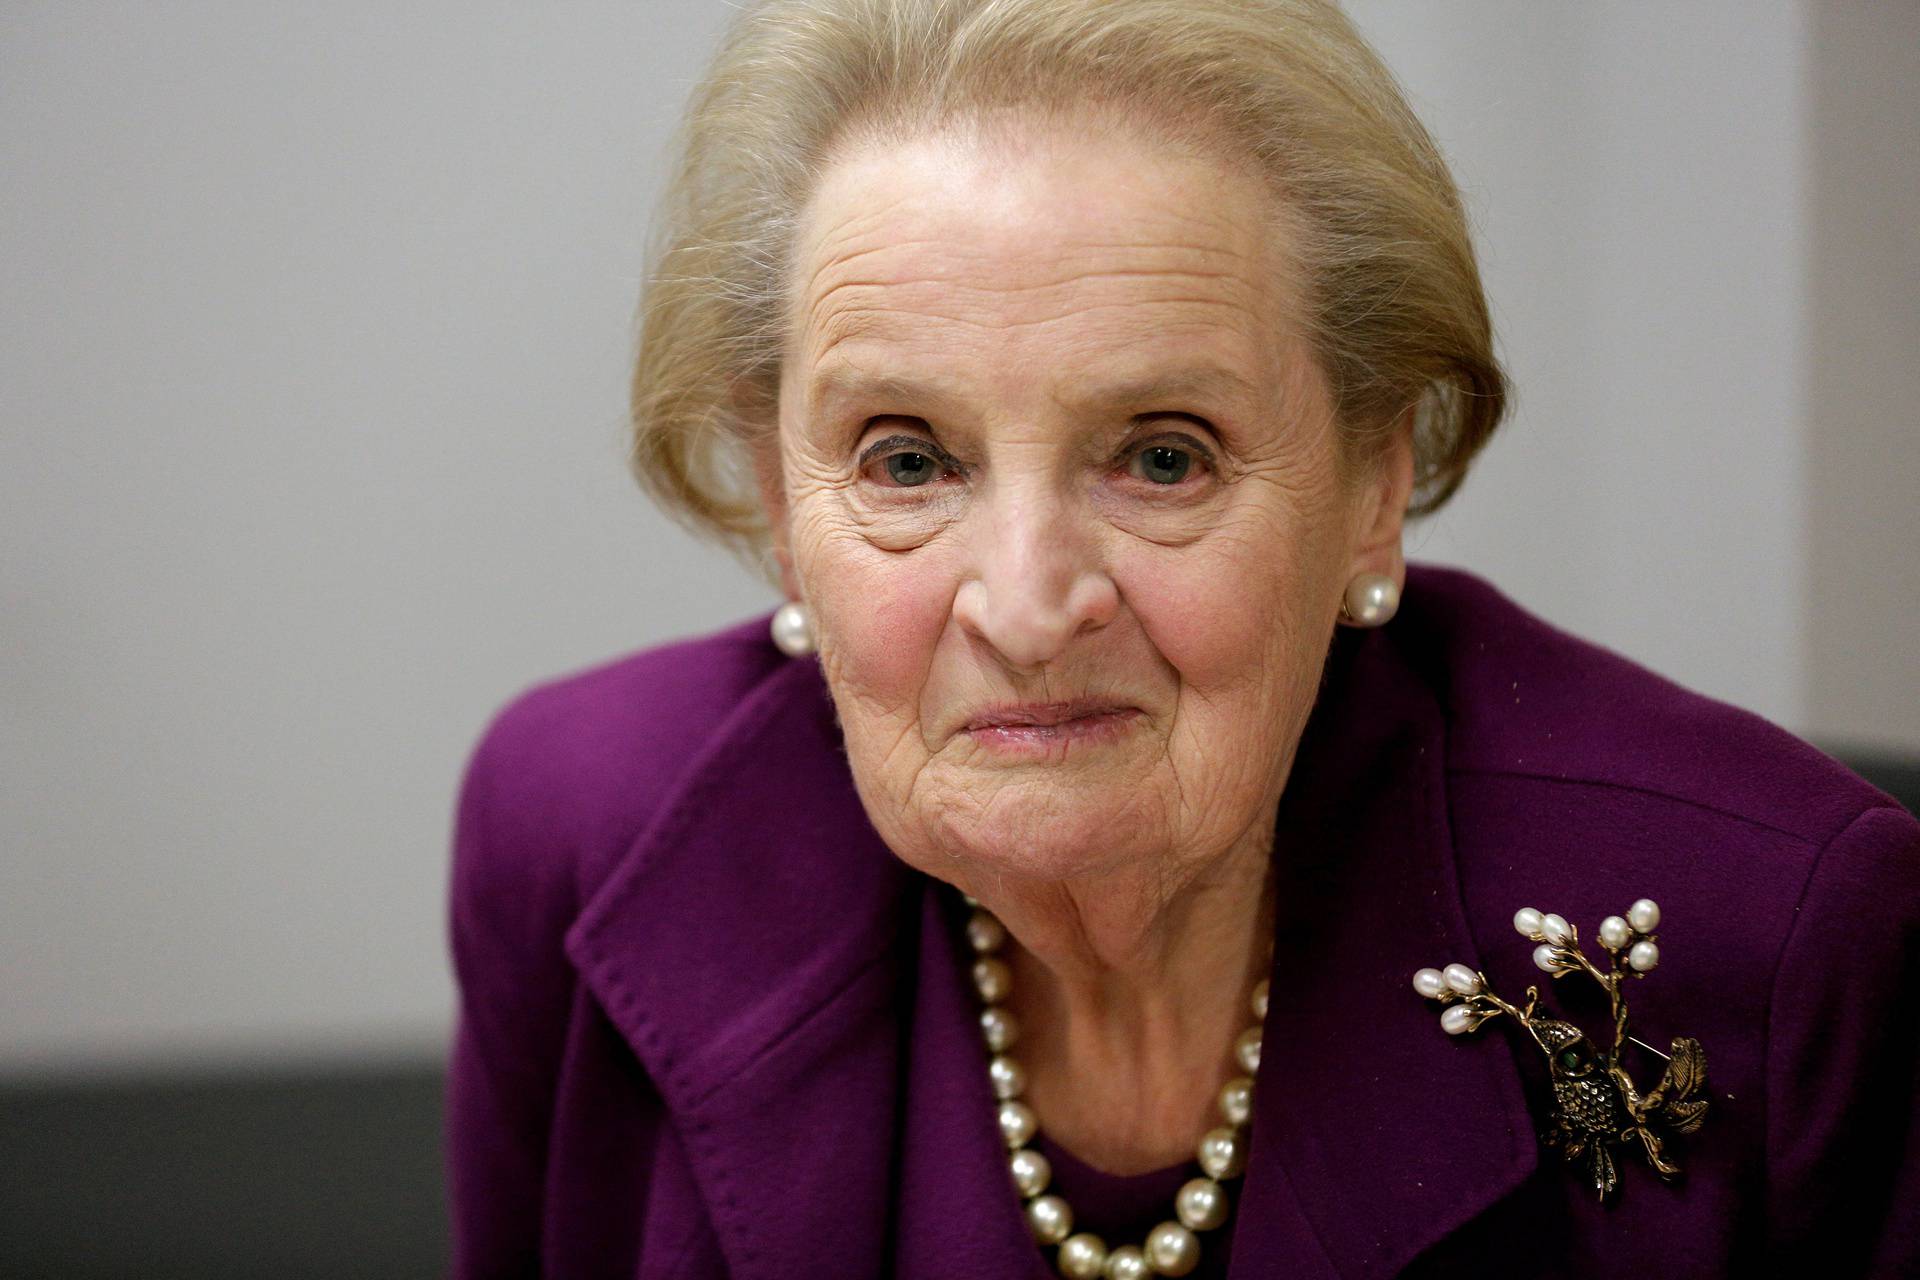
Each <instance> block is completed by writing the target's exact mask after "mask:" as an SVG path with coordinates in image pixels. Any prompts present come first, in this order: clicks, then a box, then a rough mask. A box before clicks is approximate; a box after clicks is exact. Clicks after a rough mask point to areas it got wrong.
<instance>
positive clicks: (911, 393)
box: [807, 363, 965, 413]
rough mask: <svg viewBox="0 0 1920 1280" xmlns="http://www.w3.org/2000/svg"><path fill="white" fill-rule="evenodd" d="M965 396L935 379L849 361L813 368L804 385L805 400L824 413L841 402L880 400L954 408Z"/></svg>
mask: <svg viewBox="0 0 1920 1280" xmlns="http://www.w3.org/2000/svg"><path fill="white" fill-rule="evenodd" d="M964 400H965V397H964V396H962V395H960V394H959V392H957V391H956V390H954V389H952V388H950V387H944V386H941V385H940V384H938V383H935V382H931V381H925V380H922V379H917V378H910V377H905V376H902V375H899V374H891V373H875V372H872V371H870V370H866V369H861V368H857V367H855V366H852V365H850V364H845V363H841V364H834V365H828V366H826V367H823V368H821V369H819V370H816V371H815V373H814V375H813V377H812V379H811V380H810V381H809V383H808V386H807V403H808V405H809V406H811V408H812V410H813V412H815V413H824V412H827V411H829V410H832V409H835V408H837V407H839V406H840V405H841V404H843V403H847V402H852V403H855V404H865V403H871V402H875V401H884V402H886V403H888V404H890V405H892V406H894V407H896V408H898V409H915V408H924V409H930V410H932V411H934V412H935V413H943V412H949V411H951V410H953V409H955V408H957V407H958V406H959V405H960V404H961V403H963V401H964Z"/></svg>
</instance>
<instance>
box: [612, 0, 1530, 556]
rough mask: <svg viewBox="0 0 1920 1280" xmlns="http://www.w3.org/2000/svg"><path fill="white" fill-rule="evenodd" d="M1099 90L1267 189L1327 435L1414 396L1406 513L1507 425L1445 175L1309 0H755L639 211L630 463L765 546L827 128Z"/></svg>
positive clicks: (726, 534)
mask: <svg viewBox="0 0 1920 1280" xmlns="http://www.w3.org/2000/svg"><path fill="white" fill-rule="evenodd" d="M1087 103H1099V104H1101V105H1102V106H1104V107H1107V108H1109V109H1112V110H1115V111H1117V112H1118V113H1119V114H1120V116H1121V117H1122V118H1123V119H1124V120H1125V122H1126V123H1128V124H1130V125H1132V126H1134V127H1136V128H1141V129H1146V130H1149V131H1151V132H1153V133H1155V134H1157V135H1159V136H1163V137H1169V138H1174V139H1179V140H1186V141H1192V140H1195V139H1198V138H1207V139H1214V140H1224V141H1225V142H1226V143H1228V144H1229V145H1230V146H1232V147H1234V148H1236V149H1237V151H1238V154H1239V155H1240V156H1241V157H1244V158H1247V159H1250V160H1251V161H1252V162H1253V163H1254V165H1255V166H1256V168H1257V169H1258V170H1259V171H1260V172H1261V173H1262V174H1263V175H1264V176H1265V177H1266V178H1267V179H1268V180H1269V181H1270V182H1271V183H1272V184H1273V186H1274V189H1275V190H1276V191H1277V192H1278V193H1279V194H1280V195H1281V197H1282V200H1281V203H1282V206H1283V207H1284V209H1285V211H1286V214H1287V225H1288V228H1289V232H1290V234H1291V236H1292V238H1293V241H1294V243H1293V246H1292V258H1293V260H1294V262H1295V263H1296V264H1297V265H1298V268H1299V269H1300V271H1301V273H1302V280H1301V282H1300V283H1301V284H1302V285H1303V287H1304V292H1305V299H1304V302H1305V306H1304V310H1305V313H1306V314H1305V315H1304V316H1303V317H1302V323H1303V327H1304V331H1305V333H1306V336H1307V338H1308V341H1309V345H1310V347H1311V349H1312V350H1313V352H1314V354H1315V357H1316V359H1317V360H1318V362H1319V365H1320V368H1321V371H1322V373H1323V374H1324V375H1325V376H1326V378H1327V381H1328V385H1329V386H1330V387H1331V389H1332V392H1333V400H1334V407H1335V412H1336V416H1337V419H1338V421H1339V424H1340V429H1341V433H1342V439H1343V444H1344V446H1345V448H1344V449H1343V453H1344V454H1345V455H1346V456H1347V457H1349V458H1364V457H1367V456H1370V454H1371V453H1372V451H1373V450H1375V449H1377V448H1378V447H1379V446H1380V445H1381V444H1382V443H1383V442H1384V441H1385V440H1386V439H1387V438H1388V437H1389V435H1390V433H1391V432H1392V431H1393V429H1394V427H1395V426H1396V425H1397V423H1398V421H1399V420H1400V418H1401V417H1402V415H1404V414H1405V413H1406V412H1407V411H1408V410H1409V409H1411V410H1412V411H1413V415H1414V431H1413V437H1414V438H1413V443H1414V484H1415V487H1414V495H1413V501H1412V504H1411V507H1410V513H1411V514H1416V515H1418V514H1424V513H1427V512H1430V511H1433V510H1435V509H1436V508H1438V507H1439V506H1440V505H1441V504H1442V503H1443V502H1445V501H1446V500H1447V499H1448V498H1449V497H1451V496H1452V494H1453V493H1454V491H1455V490H1456V489H1458V488H1459V486H1460V483H1461V481H1462V480H1463V479H1464V478H1465V476H1466V471H1467V466H1468V464H1469V462H1470V461H1471V460H1472V458H1473V457H1474V455H1475V454H1476V453H1477V452H1478V451H1479V450H1480V448H1481V446H1482V445H1484V444H1485V443H1486V441H1487V439H1488V437H1489V436H1490V435H1491V434H1492V433H1493V430H1494V428H1495V426H1496V425H1498V423H1499V420H1500V416H1501V414H1502V412H1503V411H1504V409H1505V405H1506V397H1507V390H1506V379H1505V377H1504V375H1503V374H1502V373H1501V370H1500V367H1499V365H1498V364H1497V363H1496V361H1495V359H1494V355H1493V337H1492V330H1491V325H1490V323H1489V319H1488V314H1487V304H1486V298H1485V296H1484V294H1483V293H1482V290H1481V285H1480V278H1479V272H1478V269H1477V267H1476V264H1475V261H1474V253H1473V246H1472V243H1471V241H1470V239H1469V236H1468V232H1467V226H1466V220H1465V217H1464V215H1463V213H1462V211H1461V207H1460V199H1459V195H1458V192H1457V191H1456V190H1455V187H1454V183H1453V179H1452V177H1451V175H1450V174H1449V173H1448V171H1447V168H1446V164H1445V162H1444V161H1443V160H1442V159H1441V156H1440V153H1439V150H1438V148H1437V147H1436V146H1435V145H1434V142H1433V139H1432V138H1431V136H1429V134H1428V133H1427V131H1426V129H1425V128H1424V127H1423V126H1422V125H1421V124H1420V122H1419V120H1417V119H1416V118H1415V117H1414V115H1413V112H1412V110H1411V109H1410V108H1409V107H1408V105H1407V102H1406V100H1405V97H1404V96H1403V95H1402V93H1401V91H1400V88H1399V86H1398V84H1397V83H1396V82H1395V81H1394V78H1393V76H1392V74H1391V73H1390V72H1389V71H1388V70H1387V68H1386V67H1385V66H1384V65H1383V64H1382V63H1381V62H1380V60H1379V58H1378V56H1377V55H1376V54H1375V53H1374V52H1373V50H1372V49H1371V48H1370V47H1369V46H1368V45H1367V44H1366V42H1365V41H1364V40H1362V39H1361V37H1360V35H1359V33H1358V32H1356V31H1355V30H1354V28H1353V25H1352V23H1351V22H1350V21H1349V20H1348V19H1347V17H1346V16H1345V15H1344V14H1343V13H1341V12H1340V10H1339V9H1338V8H1337V7H1336V6H1335V5H1334V4H1332V3H1327V2H1325V0H763V2H762V3H759V4H757V5H754V6H752V7H750V8H749V9H747V10H746V11H745V12H744V13H743V14H742V15H741V16H740V18H739V19H738V20H737V21H736V22H735V24H734V26H733V27H732V29H731V31H730V32H729V33H728V34H727V36H726V37H725V39H724V41H723V42H722V44H721V47H720V49H719V52H718V53H717V54H716V55H715V58H714V60H713V63H712V65H711V67H710V68H709V69H708V72H707V75H706V77H705V78H704V79H703V80H702V81H701V82H700V84H699V86H698V87H697V88H696V89H695V91H694V94H693V97H692V100H691V102H690V103H689V105H688V109H687V113H686V116H685V118H684V120H683V122H682V124H681V131H680V136H679V139H678V156H679V158H678V161H677V164H676V167H675V170H674V173H673V177H672V180H671V183H670V185H669V186H668V188H667V190H666V193H665V198H664V202H663V205H662V208H661V210H660V215H659V217H658V220H657V222H656V224H655V232H656V235H657V237H658V239H657V240H656V242H655V246H654V251H653V261H652V265H651V268H650V270H649V273H648V279H647V283H646V287H645V291H644V294H643V297H642V304H641V319H640V342H639V352H638V358H637V360H636V362H635V367H634V371H633V387H632V405H631V409H632V420H633V440H632V453H631V459H630V461H631V465H632V467H633V471H634V475H635V477H636V478H637V479H638V480H639V482H640V484H641V485H642V486H643V487H644V488H645V489H646V490H647V491H648V492H650V493H651V494H652V495H653V496H654V497H655V498H656V500H658V501H659V502H660V503H661V505H662V506H663V507H665V508H666V510H667V511H668V512H669V513H671V514H673V515H674V516H676V517H677V518H678V519H680V520H681V521H682V522H683V523H686V524H688V525H689V526H690V527H692V528H694V529H695V530H697V531H700V532H703V533H706V534H709V535H712V536H715V537H717V538H719V539H720V540H721V541H723V542H725V543H728V544H730V545H731V546H732V547H733V548H734V549H735V550H737V551H739V552H741V553H743V555H744V556H745V557H746V558H747V559H748V560H749V562H750V563H752V562H755V561H756V560H758V561H759V567H760V568H762V570H763V571H764V569H765V564H764V560H763V559H762V558H761V557H762V556H763V553H764V550H765V547H766V545H767V541H768V530H767V525H766V516H765V513H764V511H763V510H762V508H761V503H760V500H759V495H758V489H757V486H756V484H755V481H754V475H753V469H752V456H751V454H752V450H753V449H754V448H755V447H756V446H758V445H759V444H762V443H764V433H770V432H772V431H773V430H774V429H775V426H776V423H777V417H776V409H777V396H778V384H779V372H780V357H781V352H782V349H783V345H784V342H785V340H786V336H787V335H786V333H785V323H786V315H787V311H786V306H785V299H786V296H787V295H786V290H787V285H788V270H789V265H790V264H789V258H790V254H791V244H792V240H793V233H794V229H795V225H796V222H797V220H798V217H799V214H800V211H801V209H802V208H803V207H804V205H805V204H806V202H807V199H808V197H809V195H810V194H811V191H812V189H813V185H814V183H815V182H816V180H817V178H818V176H819V174H820V172H821V170H822V169H823V168H824V166H825V165H826V164H827V163H828V161H829V160H830V159H831V157H832V154H833V150H834V148H835V147H836V146H837V145H839V144H841V143H843V142H844V141H845V140H846V139H847V138H849V137H850V136H855V135H858V134H868V133H874V134H878V133H890V134H897V135H904V134H908V133H911V132H912V131H914V130H916V129H926V128H928V127H931V126H934V125H937V124H940V123H945V122H952V121H961V120H967V119H975V120H977V119H980V118H982V117H984V116H986V115H987V114H988V113H990V112H994V111H996V110H998V109H1002V108H1028V109H1034V110H1039V111H1043V112H1053V111H1058V110H1063V109H1072V108H1074V107H1075V106H1077V105H1084V104H1087Z"/></svg>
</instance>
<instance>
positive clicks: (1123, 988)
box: [976, 824, 1273, 1174]
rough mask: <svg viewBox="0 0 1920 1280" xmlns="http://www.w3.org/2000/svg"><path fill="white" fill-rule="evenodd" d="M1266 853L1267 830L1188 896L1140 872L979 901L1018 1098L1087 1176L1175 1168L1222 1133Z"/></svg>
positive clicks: (1266, 900) (1265, 945)
mask: <svg viewBox="0 0 1920 1280" xmlns="http://www.w3.org/2000/svg"><path fill="white" fill-rule="evenodd" d="M1272 840H1273V833H1272V829H1271V827H1270V826H1267V825H1265V824H1262V827H1261V829H1259V830H1258V831H1256V832H1252V833H1249V835H1248V836H1247V837H1246V838H1244V839H1243V840H1242V841H1241V842H1239V843H1238V844H1236V845H1235V846H1234V847H1233V848H1231V849H1229V850H1227V851H1226V852H1225V853H1224V854H1222V855H1220V856H1218V857H1216V858H1213V859H1210V860H1209V861H1208V862H1206V863H1205V864H1204V865H1203V866H1201V867H1199V868H1197V869H1196V870H1195V871H1193V872H1192V873H1190V874H1189V876H1188V878H1187V879H1186V881H1185V883H1178V884H1171V883H1168V878H1167V876H1166V874H1165V867H1164V866H1160V867H1144V868H1138V869H1133V870H1130V871H1128V872H1121V873H1116V874H1115V875H1113V876H1108V877H1105V878H1103V879H1102V880H1100V881H1099V882H1088V883H1070V884H1058V883H1056V884H1048V885H1030V886H1020V887H1018V888H1010V887H1009V886H1004V885H1002V886H995V887H996V888H998V889H1000V890H1001V893H1000V895H999V897H998V898H997V899H990V898H987V897H982V899H981V900H982V903H983V905H985V906H987V907H988V909H990V910H992V911H993V912H994V914H995V915H997V916H998V917H999V918H1000V920H1001V923H1003V924H1005V925H1006V926H1007V929H1008V932H1009V933H1010V934H1011V935H1012V937H1011V939H1010V940H1009V943H1008V945H1007V947H1006V950H1005V953H1004V958H1005V959H1006V961H1007V963H1008V965H1009V967H1010V968H1011V970H1012V974H1013V991H1012V994H1011V996H1010V997H1009V999H1008V1001H1007V1004H1008V1006H1009V1008H1010V1009H1011V1010H1012V1012H1013V1014H1014V1016H1015V1017H1016V1018H1018V1019H1019V1021H1020V1025H1021V1033H1020V1040H1019V1043H1018V1044H1017V1045H1015V1046H1014V1048H1013V1049H1012V1050H1011V1054H1012V1056H1013V1057H1014V1058H1015V1059H1017V1060H1018V1061H1019V1062H1020V1064H1021V1066H1023V1067H1024V1068H1025V1069H1026V1072H1027V1077H1028V1085H1027V1089H1026V1093H1025V1095H1024V1097H1025V1100H1026V1101H1027V1102H1028V1104H1029V1105H1030V1106H1032V1108H1033V1109H1034V1112H1035V1114H1036V1115H1037V1116H1038V1117H1039V1120H1040V1127H1041V1129H1042V1131H1043V1132H1045V1133H1046V1134H1047V1135H1048V1136H1049V1137H1051V1138H1052V1139H1053V1140H1054V1141H1055V1142H1057V1143H1059V1144H1060V1145H1062V1146H1064V1147H1066V1148H1067V1149H1068V1150H1070V1151H1072V1152H1073V1153H1074V1154H1075V1155H1076V1156H1078V1157H1080V1158H1081V1159H1082V1160H1084V1161H1085V1162H1087V1163H1088V1164H1091V1165H1093V1166H1094V1167H1096V1168H1099V1169H1102V1170H1105V1171H1106V1172H1109V1173H1119V1174H1126V1173H1139V1172H1144V1171H1146V1170H1150V1169H1157V1168H1162V1167H1164V1166H1166V1165H1170V1164H1176V1163H1179V1162H1180V1161H1182V1160H1186V1159H1190V1158H1191V1157H1192V1155H1193V1151H1194V1147H1195V1144H1196V1143H1197V1142H1198V1141H1199V1138H1200V1135H1201V1134H1202V1133H1204V1132H1205V1131H1206V1130H1207V1129H1209V1128H1211V1127H1213V1125H1214V1124H1216V1123H1218V1121H1217V1120H1216V1119H1215V1116H1216V1115H1217V1112H1216V1111H1215V1102H1214V1099H1215V1096H1216V1095H1217V1094H1218V1092H1219V1088H1220V1086H1221V1085H1222V1084H1223V1083H1225V1082H1226V1081H1227V1080H1228V1079H1230V1078H1232V1077H1233V1076H1235V1075H1238V1074H1241V1072H1240V1069H1239V1068H1238V1067H1237V1066H1235V1065H1233V1063H1232V1047H1233V1043H1234V1040H1235V1038H1236V1037H1237V1036H1238V1035H1239V1034H1240V1032H1241V1031H1242V1030H1244V1029H1245V1028H1246V1027H1247V1026H1249V1025H1251V1024H1252V1021H1253V1017H1252V1014H1251V1012H1250V1011H1249V1008H1248V1001H1247V998H1248V994H1249V992H1250V991H1251V990H1252V988H1253V985H1254V983H1255V982H1257V981H1258V980H1259V979H1260V978H1262V977H1265V976H1266V967H1267V963H1268V959H1269V956H1270V944H1271V939H1272V936H1273V934H1272V919H1273V913H1272V901H1271V894H1272V877H1271V864H1272ZM1118 879H1124V880H1125V881H1126V882H1124V883H1117V882H1116V880H1118ZM976 896H980V895H976Z"/></svg>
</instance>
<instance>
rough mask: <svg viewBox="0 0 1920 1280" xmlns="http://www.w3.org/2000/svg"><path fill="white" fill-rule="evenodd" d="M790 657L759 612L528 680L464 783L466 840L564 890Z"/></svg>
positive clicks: (502, 712)
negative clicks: (725, 624) (710, 629)
mask: <svg viewBox="0 0 1920 1280" xmlns="http://www.w3.org/2000/svg"><path fill="white" fill-rule="evenodd" d="M789 661H790V659H788V658H786V657H785V656H784V655H782V654H781V653H780V652H779V650H778V649H776V648H775V647H774V646H773V644H772V642H771V641H770V640H769V638H768V630H767V618H766V616H764V615H762V616H759V617H756V618H753V619H750V620H748V621H745V622H742V623H739V624H736V625H733V626H729V627H726V628H724V629H722V630H718V631H714V632H711V633H709V634H705V635H700V636H695V637H691V638H688V639H682V640H676V641H673V642H670V643H666V644H660V645H655V646H651V647H648V648H645V649H640V650H636V651H633V652H631V653H626V654H622V655H620V656H617V657H614V658H611V659H608V660H605V661H602V662H598V663H594V664H592V665H590V666H585V667H581V668H577V669H575V670H572V671H568V672H564V673H562V674H559V675H556V676H552V677H549V678H546V679H543V680H540V681H538V682H536V683H534V684H531V685H528V686H527V687H525V688H523V689H521V690H520V691H519V692H517V693H516V694H514V695H513V696H512V697H510V698H508V699H507V700H506V701H505V703H504V704H502V705H501V706H500V707H499V708H498V709H497V710H496V711H495V712H494V713H493V714H492V715H491V717H490V718H489V719H488V721H487V723H486V726H485V728H484V729H483V731H482V732H481V734H480V736H479V739H478V741H477V743H476V744H475V746H474V748H473V750H472V752H471V754H470V756H469V758H468V762H467V766H466V773H465V777H464V779H463V782H462V787H461V796H462V798H461V825H462V827H463V828H464V829H465V833H466V835H467V836H468V840H467V841H466V843H478V844H482V845H484V846H485V847H487V848H488V849H490V850H492V851H493V852H492V854H491V855H490V856H491V857H492V859H493V860H494V861H496V862H501V861H505V862H508V863H511V865H510V866H502V867H499V868H498V870H499V871H501V872H502V873H504V874H508V875H511V876H513V877H516V878H525V879H528V880H544V881H548V882H551V881H553V880H555V879H556V878H564V879H565V880H567V881H568V882H570V887H571V889H572V890H573V892H572V893H571V894H570V895H569V896H570V897H572V898H573V900H574V901H576V902H578V901H582V900H584V898H585V897H586V896H587V895H588V894H589V893H591V891H592V887H593V884H594V883H595V882H596V881H597V878H598V877H599V876H600V875H602V874H604V871H605V869H606V867H607V866H608V865H609V864H610V863H611V861H612V860H613V859H615V858H617V857H618V856H619V855H620V853H621V852H623V851H624V850H625V849H626V847H627V845H628V844H630V843H631V842H632V840H633V839H634V838H635V836H636V835H638V834H639V832H640V831H641V830H642V828H643V827H644V826H645V825H646V823H647V821H648V819H649V818H650V817H651V816H652V814H653V813H654V812H656V811H657V809H658V808H659V806H660V805H661V804H662V802H663V801H664V800H665V799H666V798H667V796H668V795H669V794H670V793H671V792H672V790H673V788H674V786H675V784H676V783H678V782H679V781H680V779H681V778H682V776H683V775H684V773H685V772H686V769H687V767H688V766H689V765H690V764H691V763H692V762H693V761H694V759H695V758H696V756H697V755H698V754H699V751H700V748H701V746H702V744H704V743H705V742H707V741H708V740H709V739H710V738H711V737H712V736H713V734H714V733H715V732H716V731H717V730H718V729H719V728H720V726H721V725H722V724H723V723H724V722H725V721H726V720H727V717H728V715H729V714H730V713H731V712H732V711H733V710H734V709H735V708H736V707H737V706H739V704H740V703H741V701H742V700H743V699H745V698H747V697H748V696H749V695H750V694H751V693H752V692H753V690H754V689H755V688H756V687H757V686H758V685H759V684H761V683H762V682H763V681H764V680H766V679H767V678H768V677H769V676H770V675H771V674H772V673H773V672H775V671H777V670H778V669H779V668H780V667H781V666H782V665H783V664H785V663H787V662H789Z"/></svg>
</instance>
